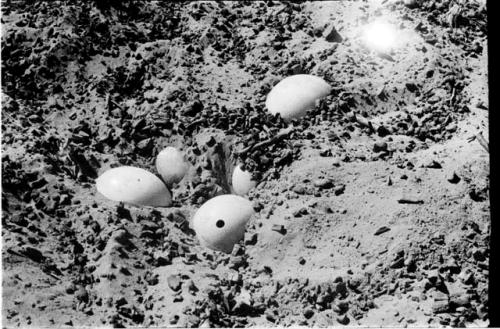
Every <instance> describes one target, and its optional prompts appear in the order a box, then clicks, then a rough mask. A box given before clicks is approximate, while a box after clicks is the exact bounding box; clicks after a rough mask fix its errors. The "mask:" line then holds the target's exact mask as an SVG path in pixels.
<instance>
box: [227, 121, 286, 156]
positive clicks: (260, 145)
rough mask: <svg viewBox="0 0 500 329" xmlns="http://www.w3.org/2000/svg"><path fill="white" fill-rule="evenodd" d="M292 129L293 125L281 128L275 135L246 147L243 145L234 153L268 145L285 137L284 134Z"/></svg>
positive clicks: (238, 153)
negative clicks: (241, 148) (242, 147)
mask: <svg viewBox="0 0 500 329" xmlns="http://www.w3.org/2000/svg"><path fill="white" fill-rule="evenodd" d="M292 131H293V127H288V128H285V129H282V130H281V131H280V132H278V133H277V134H276V135H275V136H272V137H270V138H268V139H266V140H264V141H262V142H259V143H256V144H253V145H250V146H248V147H245V148H244V149H243V150H241V151H238V152H236V155H240V154H243V153H247V152H250V151H252V150H255V149H258V148H261V147H265V146H267V145H270V144H272V143H275V142H276V141H278V140H280V139H281V138H283V137H285V136H286V135H288V134H290V133H291V132H292Z"/></svg>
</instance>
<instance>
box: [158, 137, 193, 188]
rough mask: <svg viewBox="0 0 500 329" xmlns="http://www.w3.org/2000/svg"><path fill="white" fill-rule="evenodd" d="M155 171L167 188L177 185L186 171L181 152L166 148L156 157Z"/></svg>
mask: <svg viewBox="0 0 500 329" xmlns="http://www.w3.org/2000/svg"><path fill="white" fill-rule="evenodd" d="M156 170H157V171H158V173H159V174H160V176H161V177H162V178H163V181H164V182H165V184H167V185H168V186H171V185H172V184H174V183H179V182H180V181H181V180H182V178H184V175H186V173H187V171H188V164H187V162H186V161H185V160H184V155H183V154H182V152H180V151H179V150H177V149H176V148H175V147H172V146H168V147H166V148H165V149H163V150H162V151H161V152H160V153H159V154H158V156H157V157H156Z"/></svg>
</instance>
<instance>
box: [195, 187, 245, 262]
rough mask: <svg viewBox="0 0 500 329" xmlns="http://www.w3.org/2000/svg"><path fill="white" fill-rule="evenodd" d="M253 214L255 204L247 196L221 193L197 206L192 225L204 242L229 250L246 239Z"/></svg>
mask: <svg viewBox="0 0 500 329" xmlns="http://www.w3.org/2000/svg"><path fill="white" fill-rule="evenodd" d="M253 213H254V210H253V207H252V203H251V202H250V201H248V200H247V199H245V198H242V197H241V196H237V195H232V194H225V195H219V196H216V197H215V198H212V199H210V200H208V201H207V202H205V203H204V204H203V205H202V206H201V207H200V209H198V211H197V212H196V213H195V215H194V217H193V221H192V225H193V229H194V230H195V232H196V235H197V236H198V239H199V240H200V243H201V245H203V246H205V247H208V248H210V249H213V250H219V251H223V252H225V253H230V252H231V251H232V250H233V246H234V245H235V244H236V243H238V242H239V241H240V240H241V239H243V236H244V234H245V227H246V224H247V222H248V220H249V219H250V217H251V216H252V215H253Z"/></svg>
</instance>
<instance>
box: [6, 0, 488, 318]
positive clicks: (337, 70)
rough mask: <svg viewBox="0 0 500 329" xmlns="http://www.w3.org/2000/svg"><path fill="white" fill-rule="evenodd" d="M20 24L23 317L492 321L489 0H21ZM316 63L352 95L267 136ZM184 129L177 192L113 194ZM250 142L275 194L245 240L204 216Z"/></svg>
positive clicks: (16, 20) (16, 256) (11, 306)
mask: <svg viewBox="0 0 500 329" xmlns="http://www.w3.org/2000/svg"><path fill="white" fill-rule="evenodd" d="M374 21H384V22H387V23H388V24H390V25H391V26H393V27H394V30H395V31H396V32H395V33H396V38H395V43H394V45H393V50H392V51H391V52H390V53H377V52H376V51H373V50H372V49H370V48H368V47H366V45H365V44H364V43H363V41H362V35H363V27H364V26H366V25H367V24H370V23H371V22H374ZM2 28H3V35H2V81H3V84H2V133H3V135H2V242H3V247H2V261H3V281H2V287H3V292H2V297H3V305H2V323H3V325H4V326H6V327H19V326H22V327H24V326H34V327H39V326H113V327H128V326H153V327H154V326H159V327H170V326H173V327H179V326H180V327H198V326H211V327H227V326H245V327H246V326H266V327H273V326H290V325H304V326H341V325H348V326H351V325H352V326H357V325H361V326H418V327H438V326H487V325H488V311H489V310H488V307H487V302H488V278H489V276H488V261H489V235H490V213H489V211H490V207H489V154H488V152H487V150H486V149H485V147H483V146H486V144H485V140H488V133H487V132H488V102H487V99H488V97H487V96H488V85H487V43H486V8H485V4H484V2H477V1H447V0H436V1H430V0H429V1H392V0H389V1H369V2H347V1H346V2H344V1H322V2H319V1H318V2H302V1H292V2H278V1H266V2H264V1H231V2H219V3H216V2H210V1H199V2H198V1H196V2H183V3H166V2H165V3H163V2H153V1H123V2H118V1H74V2H66V1H54V2H48V1H41V2H35V3H32V2H30V1H2ZM335 31H336V33H335ZM333 36H335V37H333ZM339 36H340V37H339ZM298 73H306V74H312V75H316V76H320V77H322V78H323V79H324V80H325V81H327V82H328V83H329V84H330V85H331V86H332V92H331V94H330V95H329V96H327V97H325V98H324V99H323V100H321V101H320V102H318V103H317V105H316V107H315V108H314V109H313V110H311V111H310V112H309V113H308V114H307V116H305V117H304V118H302V119H300V120H294V121H292V122H291V123H290V126H291V127H293V130H292V131H291V132H290V133H289V134H288V135H286V136H285V137H284V138H282V139H280V140H276V141H274V143H271V144H267V145H264V146H263V147H261V148H254V149H251V148H250V150H249V148H248V146H252V145H255V144H256V143H259V142H261V141H265V140H267V139H269V138H270V137H272V136H275V135H276V134H277V133H278V132H279V131H280V130H281V129H284V128H286V126H287V124H286V123H285V122H284V121H283V120H282V119H281V118H280V117H279V116H272V115H270V114H268V113H267V112H266V108H265V99H266V95H267V94H268V92H269V91H270V89H271V88H272V87H273V86H274V85H275V84H276V83H277V82H279V81H280V80H281V79H283V78H285V77H287V76H290V75H293V74H298ZM479 133H481V134H482V135H478V134H479ZM486 143H487V142H486ZM167 145H174V146H176V147H179V148H180V149H182V150H183V152H185V154H186V156H187V159H188V160H189V162H190V163H191V168H190V171H189V174H188V175H187V176H186V177H185V178H184V180H183V181H181V183H180V184H178V186H175V187H174V188H173V189H172V193H173V196H174V203H173V205H172V206H171V207H167V208H159V207H158V208H153V207H136V206H131V205H127V204H119V203H115V202H113V201H110V200H107V199H105V198H104V197H103V196H101V195H100V194H98V192H97V190H96V188H95V179H96V178H97V177H98V175H100V174H101V173H103V172H104V171H105V170H107V169H109V168H112V167H116V166H119V165H133V166H137V167H141V168H144V169H148V170H150V171H152V172H156V171H155V167H154V160H155V157H156V155H157V154H158V152H159V151H160V150H161V149H163V148H164V147H166V146H167ZM486 148H487V147H486ZM241 150H245V152H241ZM237 162H244V163H245V165H246V167H247V168H248V170H250V171H251V172H252V173H253V174H254V176H255V178H256V179H258V180H259V184H258V186H257V187H256V188H255V189H254V190H252V191H251V192H250V194H249V196H248V198H249V199H250V200H252V202H253V203H254V206H255V210H256V214H255V215H254V216H253V217H252V218H251V220H250V222H249V223H248V225H247V232H246V233H245V239H244V240H243V241H241V243H240V244H239V245H236V246H235V248H234V249H233V252H232V253H231V254H223V253H221V252H215V251H211V250H209V249H206V248H203V247H201V246H200V245H199V243H198V240H197V238H196V236H195V235H194V232H193V231H192V229H191V228H190V219H191V218H192V216H193V214H194V212H195V211H196V210H197V209H198V208H199V207H200V205H201V204H203V202H205V201H206V200H208V199H210V198H212V197H214V196H216V195H218V194H224V193H230V192H231V179H230V177H231V172H232V169H233V167H234V166H235V164H236V163H237Z"/></svg>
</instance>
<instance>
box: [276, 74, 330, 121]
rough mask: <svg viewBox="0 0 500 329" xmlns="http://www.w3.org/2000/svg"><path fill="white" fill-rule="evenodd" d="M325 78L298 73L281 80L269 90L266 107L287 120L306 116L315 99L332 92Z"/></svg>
mask: <svg viewBox="0 0 500 329" xmlns="http://www.w3.org/2000/svg"><path fill="white" fill-rule="evenodd" d="M330 90H331V87H330V85H329V84H328V83H326V81H325V80H323V79H321V78H319V77H316V76H313V75H309V74H297V75H292V76H290V77H287V78H285V79H283V80H281V81H280V82H279V83H278V84H277V85H276V86H274V87H273V89H272V90H271V91H270V92H269V94H268V95H267V99H266V107H267V109H268V111H269V112H271V113H272V114H276V113H280V114H281V117H282V118H283V119H285V120H291V119H295V118H300V117H302V116H304V115H305V114H306V112H307V110H309V109H311V108H313V107H314V105H315V101H316V100H317V99H320V98H322V97H325V96H327V95H328V94H329V93H330Z"/></svg>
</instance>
